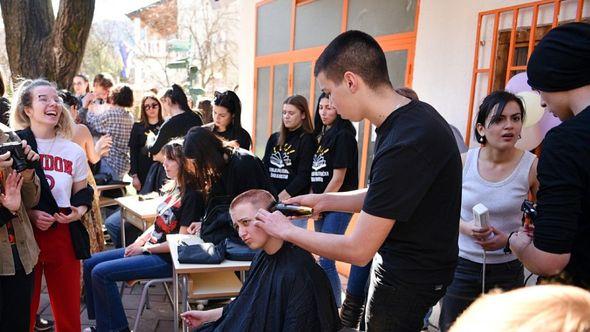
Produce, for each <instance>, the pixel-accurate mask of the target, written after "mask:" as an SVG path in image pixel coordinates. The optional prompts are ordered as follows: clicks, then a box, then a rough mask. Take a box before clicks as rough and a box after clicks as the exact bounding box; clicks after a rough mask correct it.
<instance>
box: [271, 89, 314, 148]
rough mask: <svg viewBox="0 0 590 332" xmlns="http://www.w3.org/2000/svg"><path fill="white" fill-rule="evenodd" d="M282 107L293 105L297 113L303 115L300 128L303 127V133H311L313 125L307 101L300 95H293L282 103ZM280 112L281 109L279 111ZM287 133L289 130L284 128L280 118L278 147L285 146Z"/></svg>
mask: <svg viewBox="0 0 590 332" xmlns="http://www.w3.org/2000/svg"><path fill="white" fill-rule="evenodd" d="M283 105H293V106H295V108H297V109H298V110H299V112H301V113H303V114H305V119H303V123H302V124H301V127H303V131H304V132H306V133H308V134H311V133H312V132H313V125H312V124H311V115H310V114H309V106H308V104H307V99H305V97H303V96H301V95H293V96H290V97H287V99H285V101H284V102H283ZM281 112H282V109H281ZM288 133H289V129H287V127H285V122H284V121H283V119H282V117H281V131H280V134H279V145H283V144H285V141H286V140H287V134H288Z"/></svg>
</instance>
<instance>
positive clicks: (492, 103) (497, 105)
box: [475, 91, 526, 144]
mask: <svg viewBox="0 0 590 332" xmlns="http://www.w3.org/2000/svg"><path fill="white" fill-rule="evenodd" d="M511 101H513V102H515V103H516V104H517V105H518V108H520V116H521V118H522V121H523V122H524V117H525V115H526V112H525V110H524V104H523V103H522V99H520V97H518V96H517V95H515V94H513V93H511V92H508V91H494V92H492V93H490V94H489V95H488V96H487V97H485V98H484V100H483V101H482V102H481V105H479V111H478V112H477V118H476V119H475V139H476V140H477V141H478V142H479V143H481V144H486V143H487V139H486V138H485V137H484V136H481V135H480V134H479V132H478V131H477V124H478V123H479V124H481V125H482V126H484V127H485V125H486V120H487V118H488V116H489V115H490V113H491V112H494V114H493V115H492V119H491V120H490V125H493V124H494V123H496V122H498V121H499V120H500V116H501V115H502V112H504V108H505V107H506V105H507V104H508V103H509V102H511Z"/></svg>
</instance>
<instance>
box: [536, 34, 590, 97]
mask: <svg viewBox="0 0 590 332" xmlns="http://www.w3.org/2000/svg"><path fill="white" fill-rule="evenodd" d="M527 75H528V84H529V85H530V86H531V87H532V88H533V89H535V90H540V91H545V92H558V91H567V90H573V89H576V88H579V87H582V86H585V85H590V24H587V23H568V24H564V25H561V26H558V27H556V28H554V29H552V30H551V31H549V33H547V35H546V36H545V37H543V39H541V41H540V42H539V44H538V45H537V47H536V48H535V50H534V51H533V54H532V55H531V58H530V59H529V62H528V65H527Z"/></svg>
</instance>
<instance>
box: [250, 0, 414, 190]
mask: <svg viewBox="0 0 590 332" xmlns="http://www.w3.org/2000/svg"><path fill="white" fill-rule="evenodd" d="M272 1H274V0H264V1H260V2H258V3H257V4H256V14H255V22H256V28H255V35H254V50H256V49H257V36H258V24H257V23H258V8H259V7H260V6H264V5H265V4H268V3H270V2H272ZM313 1H314V0H307V1H305V0H304V1H302V0H292V3H291V26H290V50H289V51H286V52H280V53H275V54H268V55H262V56H255V58H254V107H253V121H252V123H253V126H252V129H253V130H252V141H253V142H252V143H253V144H252V145H253V146H254V147H255V146H256V136H257V135H256V133H257V130H260V129H262V130H265V129H266V131H267V135H266V137H268V136H270V135H271V134H272V117H273V98H274V95H273V94H274V89H273V86H274V66H276V65H282V64H288V65H289V78H288V89H287V90H288V93H289V94H292V93H293V65H294V64H295V63H299V62H311V75H310V80H311V81H310V93H309V97H310V98H309V106H310V107H309V109H310V113H313V112H314V111H315V110H314V100H315V97H316V96H315V83H316V82H315V77H314V75H313V69H314V66H315V60H316V59H317V58H318V57H319V55H320V54H321V53H322V51H323V50H324V48H325V46H320V47H312V48H306V49H299V50H296V49H295V48H294V47H295V22H296V12H297V11H296V10H297V6H304V5H306V4H308V3H311V2H313ZM348 5H349V1H348V0H342V21H341V25H340V32H344V31H346V27H347V23H348ZM419 13H420V0H417V2H416V13H415V18H414V30H413V31H410V32H404V33H398V34H390V35H383V36H377V37H375V39H376V40H377V42H378V43H379V45H380V46H381V47H382V48H383V51H384V52H390V51H398V50H406V51H407V52H408V58H407V64H406V75H405V85H406V86H408V87H411V86H412V74H413V68H414V54H415V50H416V33H417V30H418V17H419ZM262 67H268V68H269V70H270V75H269V89H270V91H269V110H268V115H267V116H268V125H267V128H256V126H257V125H256V118H257V112H258V100H257V93H258V69H259V68H262ZM310 116H313V114H310ZM363 133H364V134H363V137H362V138H360V137H359V139H362V147H363V148H362V154H361V156H359V157H361V167H360V170H359V187H364V186H365V185H366V183H365V177H366V172H367V159H368V155H367V154H368V147H369V143H370V142H369V141H370V137H371V136H370V135H371V123H370V122H369V121H365V122H364V132H363Z"/></svg>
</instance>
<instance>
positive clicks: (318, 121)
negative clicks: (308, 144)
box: [313, 92, 356, 141]
mask: <svg viewBox="0 0 590 332" xmlns="http://www.w3.org/2000/svg"><path fill="white" fill-rule="evenodd" d="M324 98H326V99H328V96H327V95H326V93H324V92H322V94H321V95H320V97H319V98H318V102H317V104H316V107H315V115H314V118H313V128H314V129H313V136H315V137H316V138H318V137H321V136H323V135H325V134H326V130H325V128H324V127H325V126H324V123H323V122H322V118H321V117H320V101H322V99H324ZM340 130H346V131H349V132H350V133H351V134H352V135H353V136H355V135H356V129H354V126H353V125H352V122H350V120H345V119H343V118H342V117H341V116H340V114H338V113H336V120H334V123H333V124H332V128H331V129H330V130H329V132H331V133H334V134H336V133H337V132H339V131H340ZM319 140H320V139H319V138H318V141H319Z"/></svg>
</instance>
